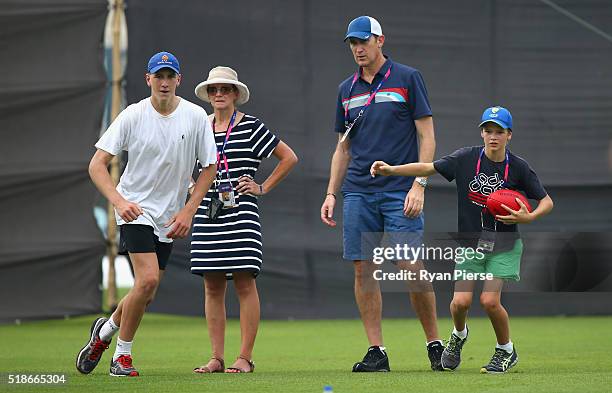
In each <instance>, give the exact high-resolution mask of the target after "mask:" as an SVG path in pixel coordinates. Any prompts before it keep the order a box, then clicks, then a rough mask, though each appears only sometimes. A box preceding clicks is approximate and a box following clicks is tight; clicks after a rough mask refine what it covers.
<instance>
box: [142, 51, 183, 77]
mask: <svg viewBox="0 0 612 393" xmlns="http://www.w3.org/2000/svg"><path fill="white" fill-rule="evenodd" d="M162 68H170V69H171V70H172V71H174V72H176V73H177V74H180V73H181V66H180V65H179V61H178V59H177V58H176V56H174V55H173V54H172V53H170V52H159V53H156V54H154V55H153V57H151V59H150V60H149V65H148V67H147V72H148V73H149V74H154V73H156V72H157V71H159V70H161V69H162Z"/></svg>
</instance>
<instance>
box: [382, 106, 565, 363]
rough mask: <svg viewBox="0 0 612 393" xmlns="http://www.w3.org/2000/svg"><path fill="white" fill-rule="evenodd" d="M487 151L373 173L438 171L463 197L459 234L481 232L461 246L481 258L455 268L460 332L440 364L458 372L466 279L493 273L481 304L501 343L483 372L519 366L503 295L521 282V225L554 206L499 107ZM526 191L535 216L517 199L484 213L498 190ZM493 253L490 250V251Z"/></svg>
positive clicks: (469, 285) (491, 119)
mask: <svg viewBox="0 0 612 393" xmlns="http://www.w3.org/2000/svg"><path fill="white" fill-rule="evenodd" d="M479 127H480V129H481V131H480V135H481V136H482V139H483V141H484V146H473V147H464V148H462V149H459V150H457V151H455V152H454V153H452V154H450V155H448V156H446V157H442V158H441V159H439V160H436V161H434V162H433V163H412V164H406V165H398V166H390V165H387V164H386V163H385V162H383V161H376V162H374V163H373V164H372V167H371V170H370V172H371V175H372V176H375V175H383V176H394V175H395V176H429V175H433V174H435V173H439V174H441V175H442V176H444V177H445V178H446V179H447V180H448V181H453V180H455V181H456V184H457V200H458V205H459V206H458V227H459V228H458V229H459V232H460V233H463V234H467V233H471V234H476V236H475V237H472V238H470V236H467V237H466V238H463V236H462V238H463V239H462V245H463V246H466V247H467V246H471V247H473V248H474V249H476V250H477V251H478V249H480V251H481V252H480V253H476V254H475V255H473V257H470V258H468V256H467V255H466V260H465V261H464V262H463V263H461V264H460V265H459V264H458V265H457V266H456V268H455V269H456V270H455V277H458V280H457V282H456V283H455V293H454V297H453V300H452V302H451V305H450V310H451V314H452V317H453V322H454V328H453V332H452V333H451V336H450V339H449V342H448V344H447V346H446V348H445V349H444V352H443V353H442V361H441V363H442V367H443V368H444V369H445V370H455V369H456V368H457V367H459V364H460V362H461V350H462V348H463V345H464V344H465V342H466V341H467V336H468V328H467V324H466V318H467V312H468V310H469V308H470V305H471V303H472V293H473V290H474V286H475V283H476V282H475V281H474V280H473V279H472V280H468V279H466V278H467V277H466V274H470V273H489V274H490V275H491V276H492V277H493V279H492V280H486V281H485V282H484V287H483V291H482V293H481V295H480V303H481V305H482V307H483V308H484V309H485V311H486V313H487V315H488V316H489V319H490V320H491V324H492V325H493V329H494V330H495V335H496V337H497V345H496V346H495V352H494V354H493V357H492V358H491V361H490V362H489V364H487V365H485V366H483V367H482V368H481V370H480V372H481V373H504V372H506V371H507V370H508V369H510V368H511V367H513V366H514V365H515V364H516V363H517V362H518V356H517V353H516V349H515V348H514V344H513V343H512V341H511V340H510V327H509V319H508V313H507V312H506V310H505V309H504V307H503V306H502V304H501V290H502V287H503V283H504V281H505V280H515V281H518V280H519V271H520V261H521V255H522V252H523V243H522V241H521V239H520V235H519V233H518V228H517V224H519V223H521V224H526V223H529V222H532V221H534V220H536V219H538V218H539V217H542V216H543V215H545V214H548V213H549V212H550V211H551V210H552V208H553V201H552V199H551V198H550V196H548V194H547V193H546V190H544V188H543V187H542V185H541V184H540V181H539V179H538V177H537V175H536V173H535V172H534V171H533V169H531V167H530V166H529V164H528V163H527V162H526V161H525V160H523V159H522V158H520V157H519V156H516V155H514V154H513V153H512V152H510V150H509V149H507V144H508V142H509V141H510V139H512V115H511V114H510V111H508V110H507V109H506V108H503V107H501V106H494V107H491V108H487V109H486V110H485V111H484V113H483V115H482V118H481V122H480V124H479ZM503 188H505V189H511V190H520V191H523V192H525V194H526V195H527V197H528V198H530V199H536V200H538V201H539V202H538V206H537V208H536V209H535V210H534V211H532V212H529V210H528V209H527V207H526V206H525V204H523V202H522V201H520V200H519V199H518V198H517V203H518V204H519V206H520V209H519V210H512V209H510V208H508V207H507V206H505V205H504V208H505V209H506V210H507V211H508V214H507V215H503V216H500V215H498V216H495V217H493V216H492V215H491V214H490V213H489V212H488V211H487V210H486V198H487V196H488V195H489V194H491V193H493V192H495V191H497V190H499V189H503ZM484 244H488V245H489V246H491V247H490V251H488V252H487V251H486V249H487V248H488V247H483V245H484Z"/></svg>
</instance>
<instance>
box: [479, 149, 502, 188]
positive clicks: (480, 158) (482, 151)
mask: <svg viewBox="0 0 612 393" xmlns="http://www.w3.org/2000/svg"><path fill="white" fill-rule="evenodd" d="M484 151H485V149H484V147H483V148H482V150H481V151H480V156H479V157H478V162H477V163H476V176H478V173H480V160H482V155H483V154H484ZM504 162H505V163H506V168H505V169H504V183H508V171H509V170H510V157H509V156H508V150H506V159H505V160H504Z"/></svg>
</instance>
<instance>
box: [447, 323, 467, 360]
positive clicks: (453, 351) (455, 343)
mask: <svg viewBox="0 0 612 393" xmlns="http://www.w3.org/2000/svg"><path fill="white" fill-rule="evenodd" d="M466 329H467V326H466ZM468 334H469V330H468ZM467 338H468V336H467V334H466V336H465V338H461V337H459V336H457V335H456V334H455V333H451V336H450V338H449V339H448V344H446V348H444V352H442V360H441V364H442V368H443V369H444V370H456V369H457V367H459V364H460V363H461V350H462V349H463V344H465V342H466V341H467Z"/></svg>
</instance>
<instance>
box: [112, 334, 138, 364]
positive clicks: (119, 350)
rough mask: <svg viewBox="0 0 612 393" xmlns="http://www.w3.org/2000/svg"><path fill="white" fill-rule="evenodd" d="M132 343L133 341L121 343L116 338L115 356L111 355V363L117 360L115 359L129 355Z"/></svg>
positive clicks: (119, 339) (120, 340)
mask: <svg viewBox="0 0 612 393" xmlns="http://www.w3.org/2000/svg"><path fill="white" fill-rule="evenodd" d="M132 343H133V341H123V340H122V339H121V338H119V337H117V347H115V354H114V355H113V361H114V360H117V358H118V357H119V356H121V355H131V354H132Z"/></svg>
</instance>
